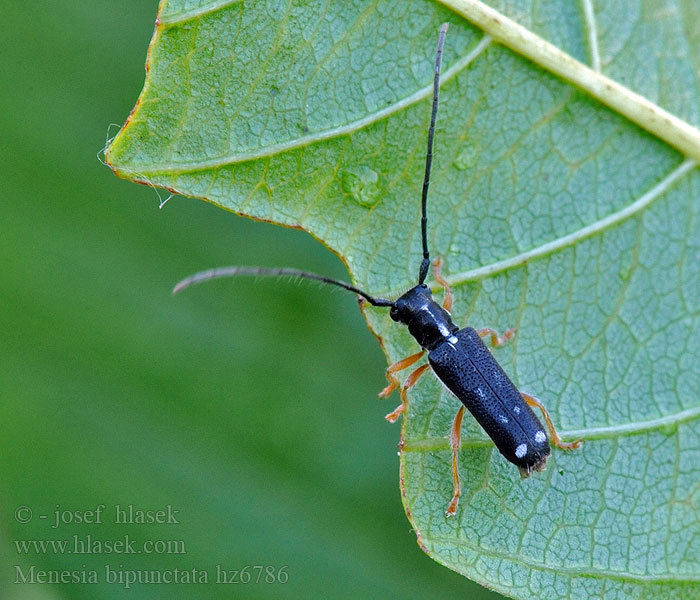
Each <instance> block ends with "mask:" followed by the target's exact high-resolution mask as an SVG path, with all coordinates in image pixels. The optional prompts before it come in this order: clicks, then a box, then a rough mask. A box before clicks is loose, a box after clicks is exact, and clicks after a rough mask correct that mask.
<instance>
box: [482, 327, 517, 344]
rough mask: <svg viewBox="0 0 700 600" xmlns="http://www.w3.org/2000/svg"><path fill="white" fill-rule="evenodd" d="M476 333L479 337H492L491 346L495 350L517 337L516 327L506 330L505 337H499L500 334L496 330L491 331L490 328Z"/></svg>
mask: <svg viewBox="0 0 700 600" xmlns="http://www.w3.org/2000/svg"><path fill="white" fill-rule="evenodd" d="M476 333H477V335H478V336H479V337H486V336H487V335H490V336H491V345H492V346H493V347H494V348H498V346H502V345H503V344H505V343H506V342H507V341H508V340H510V339H511V338H512V337H513V336H514V335H515V327H511V328H510V329H506V330H505V331H504V332H503V335H498V332H497V331H496V330H495V329H491V328H490V327H485V328H484V329H477V330H476Z"/></svg>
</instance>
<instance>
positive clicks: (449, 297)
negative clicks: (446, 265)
mask: <svg viewBox="0 0 700 600" xmlns="http://www.w3.org/2000/svg"><path fill="white" fill-rule="evenodd" d="M441 270H442V257H440V256H438V257H437V258H436V259H435V260H434V261H433V277H434V278H435V281H437V282H438V283H439V284H440V285H441V286H442V287H443V288H444V290H445V297H444V298H443V300H442V308H444V309H445V310H446V311H447V312H450V311H451V310H452V301H453V300H454V295H453V294H452V290H451V289H450V284H449V283H447V280H446V279H445V278H444V277H443V276H442V273H441V272H440V271H441Z"/></svg>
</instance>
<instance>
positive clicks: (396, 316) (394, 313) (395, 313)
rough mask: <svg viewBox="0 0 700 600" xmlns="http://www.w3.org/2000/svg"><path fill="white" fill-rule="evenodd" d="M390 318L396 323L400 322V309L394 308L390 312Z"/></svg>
mask: <svg viewBox="0 0 700 600" xmlns="http://www.w3.org/2000/svg"><path fill="white" fill-rule="evenodd" d="M389 316H390V317H391V318H392V319H393V320H394V321H398V320H399V309H398V308H396V306H392V307H391V309H390V310H389Z"/></svg>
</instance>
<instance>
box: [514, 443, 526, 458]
mask: <svg viewBox="0 0 700 600" xmlns="http://www.w3.org/2000/svg"><path fill="white" fill-rule="evenodd" d="M526 454H527V444H520V445H519V446H518V447H517V448H516V449H515V456H517V457H518V458H522V457H523V456H525V455H526Z"/></svg>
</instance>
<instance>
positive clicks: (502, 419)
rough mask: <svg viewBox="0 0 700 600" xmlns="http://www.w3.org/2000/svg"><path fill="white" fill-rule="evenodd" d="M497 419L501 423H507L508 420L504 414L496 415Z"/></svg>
mask: <svg viewBox="0 0 700 600" xmlns="http://www.w3.org/2000/svg"><path fill="white" fill-rule="evenodd" d="M498 420H499V421H500V422H501V423H507V422H508V417H506V416H505V415H498Z"/></svg>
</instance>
